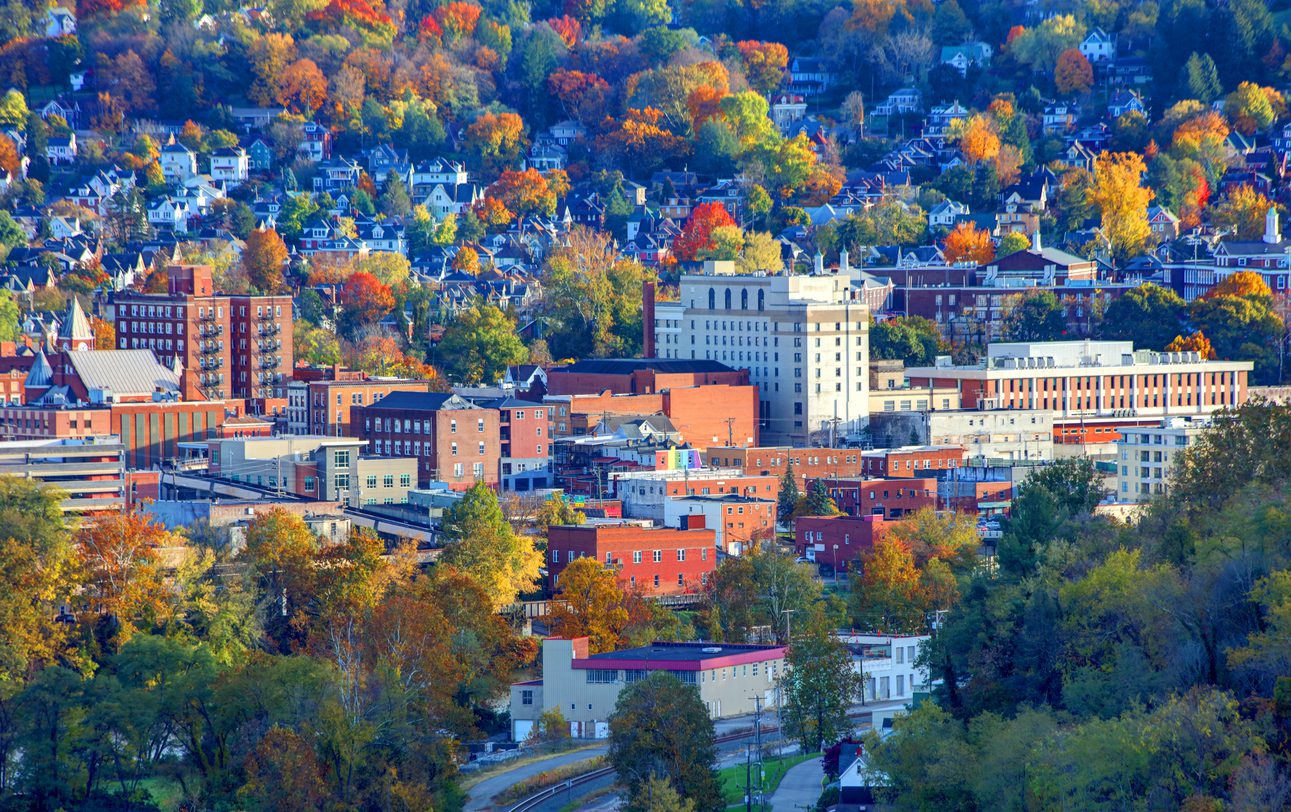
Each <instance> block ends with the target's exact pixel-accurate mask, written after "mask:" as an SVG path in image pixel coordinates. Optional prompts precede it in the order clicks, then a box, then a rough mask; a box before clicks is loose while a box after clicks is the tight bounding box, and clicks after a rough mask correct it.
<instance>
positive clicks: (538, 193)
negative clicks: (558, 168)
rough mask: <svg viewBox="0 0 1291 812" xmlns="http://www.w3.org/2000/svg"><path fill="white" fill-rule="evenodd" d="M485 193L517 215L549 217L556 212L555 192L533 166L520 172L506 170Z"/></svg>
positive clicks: (522, 216)
mask: <svg viewBox="0 0 1291 812" xmlns="http://www.w3.org/2000/svg"><path fill="white" fill-rule="evenodd" d="M485 194H486V195H487V196H489V197H493V198H496V199H497V200H499V201H500V202H501V203H502V205H504V206H506V207H507V209H508V210H509V211H511V212H513V213H514V214H515V215H517V216H518V217H521V218H524V217H527V216H529V215H534V214H545V215H547V216H548V217H550V216H551V215H552V214H555V212H556V194H555V192H553V191H552V189H551V186H550V184H548V183H547V179H546V178H544V177H543V176H542V174H541V173H540V172H539V171H538V170H537V169H534V168H533V167H530V168H528V169H526V170H524V171H522V172H516V171H513V170H510V169H508V170H506V171H504V172H503V173H502V174H501V175H500V176H498V179H497V181H495V182H494V183H493V185H492V186H490V187H489V188H488V190H487V191H486V192H485Z"/></svg>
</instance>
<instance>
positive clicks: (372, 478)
mask: <svg viewBox="0 0 1291 812" xmlns="http://www.w3.org/2000/svg"><path fill="white" fill-rule="evenodd" d="M376 486H377V478H376V475H375V474H373V475H370V476H369V477H368V487H369V488H375V487H376Z"/></svg>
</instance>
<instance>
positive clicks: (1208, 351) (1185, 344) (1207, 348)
mask: <svg viewBox="0 0 1291 812" xmlns="http://www.w3.org/2000/svg"><path fill="white" fill-rule="evenodd" d="M1165 351H1166V352H1195V353H1198V354H1200V355H1201V357H1202V358H1203V359H1205V360H1213V359H1214V358H1215V348H1214V347H1212V346H1211V344H1210V339H1208V338H1206V334H1205V333H1203V332H1202V331H1201V330H1198V331H1197V332H1195V333H1192V334H1191V335H1188V336H1175V337H1174V341H1171V342H1170V343H1169V344H1167V345H1166V347H1165Z"/></svg>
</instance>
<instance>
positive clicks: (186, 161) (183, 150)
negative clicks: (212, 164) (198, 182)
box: [159, 141, 197, 183]
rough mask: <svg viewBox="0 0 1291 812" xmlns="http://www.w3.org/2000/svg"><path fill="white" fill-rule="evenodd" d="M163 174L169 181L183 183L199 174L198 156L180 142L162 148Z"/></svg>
mask: <svg viewBox="0 0 1291 812" xmlns="http://www.w3.org/2000/svg"><path fill="white" fill-rule="evenodd" d="M159 161H160V163H161V174H162V176H163V177H164V178H165V179H166V180H168V181H178V182H180V183H183V182H184V181H186V180H188V179H189V178H191V177H193V176H194V175H196V174H197V154H196V153H195V152H193V151H192V150H191V149H189V148H188V147H186V146H184V145H183V144H181V143H180V142H178V141H176V142H175V143H173V144H167V145H166V146H164V147H162V148H161V158H160V159H159Z"/></svg>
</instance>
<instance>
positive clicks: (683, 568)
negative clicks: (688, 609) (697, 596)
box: [547, 525, 717, 595]
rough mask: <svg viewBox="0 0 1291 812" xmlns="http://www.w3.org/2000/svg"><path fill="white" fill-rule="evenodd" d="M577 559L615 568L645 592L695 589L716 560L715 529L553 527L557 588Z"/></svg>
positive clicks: (552, 572) (551, 557) (550, 546)
mask: <svg viewBox="0 0 1291 812" xmlns="http://www.w3.org/2000/svg"><path fill="white" fill-rule="evenodd" d="M579 558H594V559H596V560H597V562H599V563H601V564H603V565H605V566H607V567H610V568H612V569H614V570H615V571H616V573H617V575H618V579H619V583H620V584H622V585H623V586H624V587H625V588H627V589H639V590H640V591H641V592H643V593H645V594H647V595H675V594H679V593H685V592H697V591H698V590H699V589H701V588H702V587H703V585H704V583H705V582H706V581H707V579H708V576H709V574H710V573H712V571H713V568H714V567H715V566H716V564H717V546H716V541H715V533H714V532H713V531H712V530H708V529H693V530H675V529H672V528H649V527H638V526H635V525H580V526H557V527H552V528H551V529H550V531H549V533H548V536H547V572H548V575H549V585H550V587H551V589H552V591H553V592H556V591H557V590H558V589H559V587H560V573H561V572H563V571H564V569H565V567H567V566H569V564H570V563H571V562H573V561H576V560H577V559H579Z"/></svg>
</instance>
